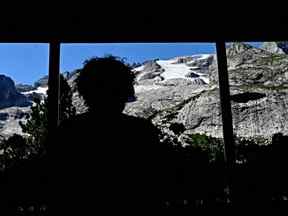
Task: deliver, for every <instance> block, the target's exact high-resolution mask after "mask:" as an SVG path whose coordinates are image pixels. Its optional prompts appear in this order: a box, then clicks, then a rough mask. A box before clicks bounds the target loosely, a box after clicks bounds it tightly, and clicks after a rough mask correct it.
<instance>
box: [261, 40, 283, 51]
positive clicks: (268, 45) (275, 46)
mask: <svg viewBox="0 0 288 216" xmlns="http://www.w3.org/2000/svg"><path fill="white" fill-rule="evenodd" d="M262 49H264V50H267V51H268V52H271V53H277V54H288V41H282V42H264V43H263V45H262Z"/></svg>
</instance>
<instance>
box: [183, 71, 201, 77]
mask: <svg viewBox="0 0 288 216" xmlns="http://www.w3.org/2000/svg"><path fill="white" fill-rule="evenodd" d="M185 77H188V78H198V77H200V76H199V75H198V74H196V73H195V72H193V71H191V72H189V73H187V74H186V75H185Z"/></svg>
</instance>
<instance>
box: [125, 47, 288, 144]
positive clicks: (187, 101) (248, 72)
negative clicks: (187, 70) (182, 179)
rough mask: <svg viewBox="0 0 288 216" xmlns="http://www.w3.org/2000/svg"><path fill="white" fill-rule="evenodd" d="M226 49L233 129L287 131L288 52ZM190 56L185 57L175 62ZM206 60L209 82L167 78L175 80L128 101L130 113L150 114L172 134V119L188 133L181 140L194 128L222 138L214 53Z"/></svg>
mask: <svg viewBox="0 0 288 216" xmlns="http://www.w3.org/2000/svg"><path fill="white" fill-rule="evenodd" d="M226 51H227V57H228V59H227V61H228V73H229V81H230V91H231V103H232V113H233V127H234V133H235V134H236V135H237V136H239V137H265V138H267V139H268V138H269V139H270V138H271V136H272V135H273V134H275V133H278V132H282V133H284V134H286V135H287V134H288V125H287V124H286V123H287V121H288V113H287V108H288V107H287V106H288V103H287V102H288V97H287V96H288V95H287V94H288V56H287V55H283V54H275V53H271V52H268V51H266V50H263V49H258V48H254V47H252V46H250V45H247V44H243V43H233V44H231V46H230V47H228V48H227V50H226ZM189 60H191V59H188V60H185V59H184V60H183V58H181V59H180V60H178V61H177V63H179V62H180V63H182V62H185V64H187V62H189ZM207 64H208V65H209V66H208V69H207V73H208V75H209V85H200V86H198V87H196V86H195V85H193V84H191V83H190V84H189V82H188V83H187V82H183V81H182V82H181V81H177V82H176V83H175V81H173V80H169V81H167V80H166V81H165V82H167V83H169V82H170V83H172V84H170V85H169V84H168V85H165V84H162V85H160V86H161V87H162V88H158V89H151V90H148V91H145V92H139V93H138V95H137V97H138V101H136V102H134V103H131V104H128V105H127V107H126V112H127V113H129V114H132V115H136V116H141V117H146V118H151V119H152V121H153V122H154V123H155V124H156V125H158V126H159V127H160V128H162V129H163V130H164V131H165V132H166V133H167V134H170V135H171V136H176V134H174V133H173V131H171V130H170V129H169V127H170V126H171V124H173V123H179V124H182V125H184V128H185V130H184V132H183V133H182V134H180V135H177V136H176V137H177V138H178V139H180V140H183V139H182V138H183V137H185V136H186V135H187V134H193V133H205V134H207V135H211V136H213V137H222V121H221V108H220V99H219V90H218V86H217V85H218V68H217V59H216V57H215V56H214V58H211V59H210V62H208V63H207ZM190 65H191V64H190ZM204 65H205V64H204ZM182 80H183V79H182ZM165 82H163V83H165ZM158 85H159V84H158Z"/></svg>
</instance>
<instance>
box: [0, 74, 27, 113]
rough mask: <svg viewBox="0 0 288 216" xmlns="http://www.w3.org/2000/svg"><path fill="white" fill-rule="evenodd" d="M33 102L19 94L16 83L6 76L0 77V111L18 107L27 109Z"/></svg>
mask: <svg viewBox="0 0 288 216" xmlns="http://www.w3.org/2000/svg"><path fill="white" fill-rule="evenodd" d="M29 105H31V102H30V101H29V100H28V99H27V97H25V96H24V95H23V94H21V93H19V92H18V91H17V89H16V87H15V83H14V81H13V80H12V79H11V78H10V77H7V76H5V75H0V109H3V108H7V107H12V106H18V107H25V106H29Z"/></svg>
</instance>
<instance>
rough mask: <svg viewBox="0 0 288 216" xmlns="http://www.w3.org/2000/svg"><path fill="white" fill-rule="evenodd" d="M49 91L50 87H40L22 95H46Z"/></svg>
mask: <svg viewBox="0 0 288 216" xmlns="http://www.w3.org/2000/svg"><path fill="white" fill-rule="evenodd" d="M47 90H48V87H38V88H37V89H36V90H32V91H27V92H22V94H32V93H38V94H46V92H47Z"/></svg>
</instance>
